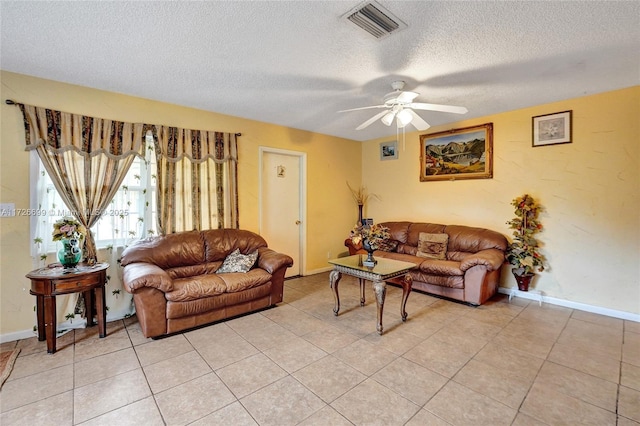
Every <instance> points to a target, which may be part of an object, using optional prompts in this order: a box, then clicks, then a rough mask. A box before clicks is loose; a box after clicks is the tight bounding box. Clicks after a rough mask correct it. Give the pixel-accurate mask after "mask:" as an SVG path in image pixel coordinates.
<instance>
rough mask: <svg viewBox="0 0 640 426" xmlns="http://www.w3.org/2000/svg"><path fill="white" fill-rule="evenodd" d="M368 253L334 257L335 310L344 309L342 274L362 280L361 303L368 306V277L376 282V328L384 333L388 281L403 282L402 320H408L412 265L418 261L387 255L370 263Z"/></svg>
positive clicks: (374, 287)
mask: <svg viewBox="0 0 640 426" xmlns="http://www.w3.org/2000/svg"><path fill="white" fill-rule="evenodd" d="M364 258H365V256H363V255H361V254H356V255H353V256H348V257H341V258H338V259H333V260H330V261H329V263H330V264H332V265H333V271H331V273H330V274H329V283H330V285H331V289H332V290H333V298H334V300H335V306H334V308H333V314H334V315H338V311H339V310H340V296H339V294H338V283H339V282H340V278H342V274H343V273H344V274H347V275H351V276H353V277H356V278H358V279H359V280H360V306H364V281H365V280H369V281H371V282H372V283H373V292H374V294H375V296H376V305H377V316H378V324H377V325H376V330H377V331H378V334H382V312H383V310H384V298H385V295H386V293H387V285H386V281H391V282H393V283H394V284H399V285H401V286H402V303H401V304H400V316H401V317H402V321H406V320H407V311H406V310H405V308H406V306H407V299H408V298H409V293H411V287H412V284H413V280H412V279H411V276H410V275H408V274H407V272H409V270H410V269H412V268H414V267H415V266H416V265H415V264H414V263H411V262H402V261H399V260H393V259H385V258H381V257H378V258H377V259H376V260H377V263H376V265H375V266H374V267H367V266H364V265H363V264H362V261H363V260H364Z"/></svg>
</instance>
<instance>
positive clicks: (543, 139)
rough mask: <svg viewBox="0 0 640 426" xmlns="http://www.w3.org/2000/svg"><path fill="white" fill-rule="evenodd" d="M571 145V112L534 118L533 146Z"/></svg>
mask: <svg viewBox="0 0 640 426" xmlns="http://www.w3.org/2000/svg"><path fill="white" fill-rule="evenodd" d="M560 143H571V111H563V112H556V113H555V114H546V115H538V116H535V117H533V146H544V145H556V144H560Z"/></svg>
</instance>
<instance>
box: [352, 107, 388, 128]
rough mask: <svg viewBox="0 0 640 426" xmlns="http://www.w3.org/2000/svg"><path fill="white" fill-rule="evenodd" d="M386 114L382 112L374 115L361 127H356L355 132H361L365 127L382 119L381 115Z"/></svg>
mask: <svg viewBox="0 0 640 426" xmlns="http://www.w3.org/2000/svg"><path fill="white" fill-rule="evenodd" d="M386 113H387V111H382V112H379V113H378V114H376V115H374V116H373V117H371V118H370V119H368V120H367V121H365V122H364V123H362V124H361V125H359V126H358V127H356V130H362V129H364V128H365V127H367V126H369V125H370V124H371V123H373V122H374V121H376V120H377V119H378V118H380V117H382V116H383V115H385V114H386Z"/></svg>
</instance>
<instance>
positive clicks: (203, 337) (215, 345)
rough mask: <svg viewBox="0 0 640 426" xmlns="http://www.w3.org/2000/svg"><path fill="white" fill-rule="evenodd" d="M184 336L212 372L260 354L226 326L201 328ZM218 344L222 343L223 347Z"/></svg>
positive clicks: (218, 325)
mask: <svg viewBox="0 0 640 426" xmlns="http://www.w3.org/2000/svg"><path fill="white" fill-rule="evenodd" d="M185 336H186V337H187V339H188V340H189V341H190V342H191V344H192V345H193V347H194V348H196V350H197V351H198V353H199V354H200V355H201V356H202V357H203V358H204V360H205V361H206V362H207V364H209V366H210V367H211V368H212V369H214V370H217V369H219V368H222V367H225V366H227V365H230V364H233V363H234V362H237V361H240V360H242V359H245V358H248V357H250V356H253V355H255V354H257V353H259V352H260V351H258V349H256V348H255V346H253V345H252V344H250V343H249V342H247V341H246V340H244V339H243V338H242V337H240V336H239V335H238V334H237V333H236V332H235V331H233V330H232V329H231V328H229V327H228V326H227V325H226V324H217V325H214V326H212V327H206V328H201V329H199V330H195V331H191V332H188V333H186V334H185ZM220 342H224V345H221V344H220Z"/></svg>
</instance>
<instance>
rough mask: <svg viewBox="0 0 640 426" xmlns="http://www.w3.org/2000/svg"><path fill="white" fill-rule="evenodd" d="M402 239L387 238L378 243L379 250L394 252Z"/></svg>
mask: <svg viewBox="0 0 640 426" xmlns="http://www.w3.org/2000/svg"><path fill="white" fill-rule="evenodd" d="M398 244H400V241H396V240H392V239H386V240H382V241H381V242H379V243H378V250H382V251H389V252H394V251H396V250H397V249H398Z"/></svg>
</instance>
